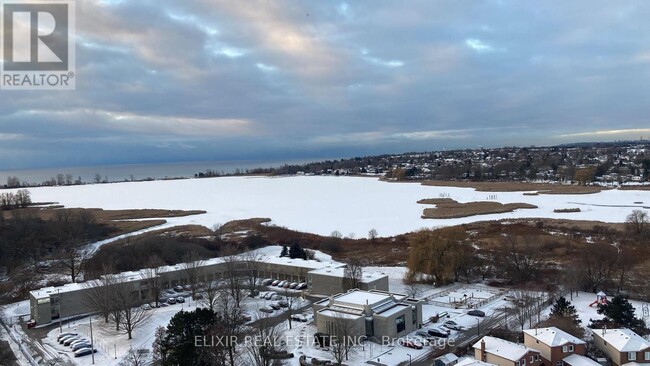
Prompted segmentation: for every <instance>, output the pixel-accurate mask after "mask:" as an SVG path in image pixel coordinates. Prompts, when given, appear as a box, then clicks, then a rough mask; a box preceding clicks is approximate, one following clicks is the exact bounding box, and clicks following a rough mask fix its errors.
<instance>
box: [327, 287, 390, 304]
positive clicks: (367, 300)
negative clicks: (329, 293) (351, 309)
mask: <svg viewBox="0 0 650 366" xmlns="http://www.w3.org/2000/svg"><path fill="white" fill-rule="evenodd" d="M391 299H392V298H391V296H390V295H388V294H382V293H376V292H370V291H351V292H347V293H345V294H342V295H339V296H337V297H336V298H335V299H334V300H335V301H336V302H341V303H346V304H351V305H359V306H363V305H366V304H368V305H374V304H378V303H380V302H384V301H388V300H391Z"/></svg>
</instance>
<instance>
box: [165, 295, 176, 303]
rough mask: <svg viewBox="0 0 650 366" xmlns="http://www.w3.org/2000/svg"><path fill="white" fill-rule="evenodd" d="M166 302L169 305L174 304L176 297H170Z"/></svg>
mask: <svg viewBox="0 0 650 366" xmlns="http://www.w3.org/2000/svg"><path fill="white" fill-rule="evenodd" d="M167 303H168V304H169V305H174V304H176V299H175V298H173V297H172V298H170V299H168V300H167Z"/></svg>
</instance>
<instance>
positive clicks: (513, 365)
mask: <svg viewBox="0 0 650 366" xmlns="http://www.w3.org/2000/svg"><path fill="white" fill-rule="evenodd" d="M474 357H475V358H476V359H477V360H481V361H483V362H489V363H492V364H495V365H498V366H541V364H542V357H541V354H540V352H539V351H537V350H534V349H532V348H528V347H526V346H524V345H521V344H517V343H512V342H508V341H506V340H503V339H500V338H495V337H489V336H486V337H483V338H482V339H481V340H480V341H478V342H476V344H474Z"/></svg>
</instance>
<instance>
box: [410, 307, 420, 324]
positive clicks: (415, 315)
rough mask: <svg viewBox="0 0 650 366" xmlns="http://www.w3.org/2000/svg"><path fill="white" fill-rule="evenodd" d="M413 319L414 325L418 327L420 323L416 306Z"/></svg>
mask: <svg viewBox="0 0 650 366" xmlns="http://www.w3.org/2000/svg"><path fill="white" fill-rule="evenodd" d="M411 317H413V325H416V323H417V321H418V308H416V307H415V306H413V311H412V313H411Z"/></svg>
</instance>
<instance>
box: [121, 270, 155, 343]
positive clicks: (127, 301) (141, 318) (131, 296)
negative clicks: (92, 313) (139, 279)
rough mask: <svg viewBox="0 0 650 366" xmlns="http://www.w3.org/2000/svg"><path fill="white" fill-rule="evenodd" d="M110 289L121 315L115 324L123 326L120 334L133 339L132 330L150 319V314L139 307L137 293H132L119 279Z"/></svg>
mask: <svg viewBox="0 0 650 366" xmlns="http://www.w3.org/2000/svg"><path fill="white" fill-rule="evenodd" d="M111 288H112V296H113V298H114V301H115V305H116V308H117V309H119V311H120V313H121V314H120V318H119V320H117V322H118V323H119V324H120V325H122V326H123V330H122V332H124V333H126V334H127V335H128V337H129V339H133V330H134V329H136V328H137V327H138V326H140V325H141V324H143V323H145V322H146V321H147V320H148V319H149V318H150V316H151V312H150V311H148V310H145V309H143V308H142V307H141V306H140V305H141V303H142V300H140V295H139V292H138V291H137V290H135V291H133V288H132V285H131V284H130V283H128V282H123V281H122V280H121V279H120V280H118V282H117V283H116V284H115V285H113V286H111Z"/></svg>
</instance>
